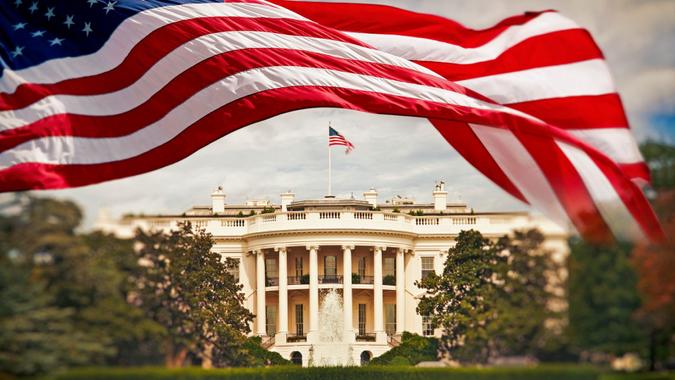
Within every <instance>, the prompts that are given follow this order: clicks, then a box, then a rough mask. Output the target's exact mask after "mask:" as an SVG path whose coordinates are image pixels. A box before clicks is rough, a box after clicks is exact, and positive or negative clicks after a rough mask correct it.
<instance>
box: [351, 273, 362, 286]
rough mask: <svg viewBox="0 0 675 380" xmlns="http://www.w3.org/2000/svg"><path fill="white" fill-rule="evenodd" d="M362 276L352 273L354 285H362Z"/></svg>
mask: <svg viewBox="0 0 675 380" xmlns="http://www.w3.org/2000/svg"><path fill="white" fill-rule="evenodd" d="M360 283H361V276H360V275H359V274H358V273H352V284H360Z"/></svg>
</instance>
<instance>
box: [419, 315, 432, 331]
mask: <svg viewBox="0 0 675 380" xmlns="http://www.w3.org/2000/svg"><path fill="white" fill-rule="evenodd" d="M422 335H424V336H433V335H434V324H433V323H432V322H431V317H430V316H428V315H423V316H422Z"/></svg>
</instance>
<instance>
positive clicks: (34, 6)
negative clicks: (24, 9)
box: [28, 1, 38, 14]
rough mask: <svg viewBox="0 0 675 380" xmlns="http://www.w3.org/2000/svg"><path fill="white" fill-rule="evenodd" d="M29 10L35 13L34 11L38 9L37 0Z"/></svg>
mask: <svg viewBox="0 0 675 380" xmlns="http://www.w3.org/2000/svg"><path fill="white" fill-rule="evenodd" d="M28 10H29V11H30V14H33V12H35V11H37V10H38V6H37V1H35V2H33V4H31V6H30V8H28Z"/></svg>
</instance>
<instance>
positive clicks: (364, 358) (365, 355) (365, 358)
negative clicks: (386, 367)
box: [361, 351, 373, 365]
mask: <svg viewBox="0 0 675 380" xmlns="http://www.w3.org/2000/svg"><path fill="white" fill-rule="evenodd" d="M372 357H373V354H372V353H371V352H370V351H363V352H362V353H361V365H367V364H368V363H370V359H372Z"/></svg>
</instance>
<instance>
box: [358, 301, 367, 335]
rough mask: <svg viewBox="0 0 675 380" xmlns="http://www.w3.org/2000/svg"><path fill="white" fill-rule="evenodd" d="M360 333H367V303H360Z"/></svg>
mask: <svg viewBox="0 0 675 380" xmlns="http://www.w3.org/2000/svg"><path fill="white" fill-rule="evenodd" d="M359 335H366V304H365V303H360V304H359Z"/></svg>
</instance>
